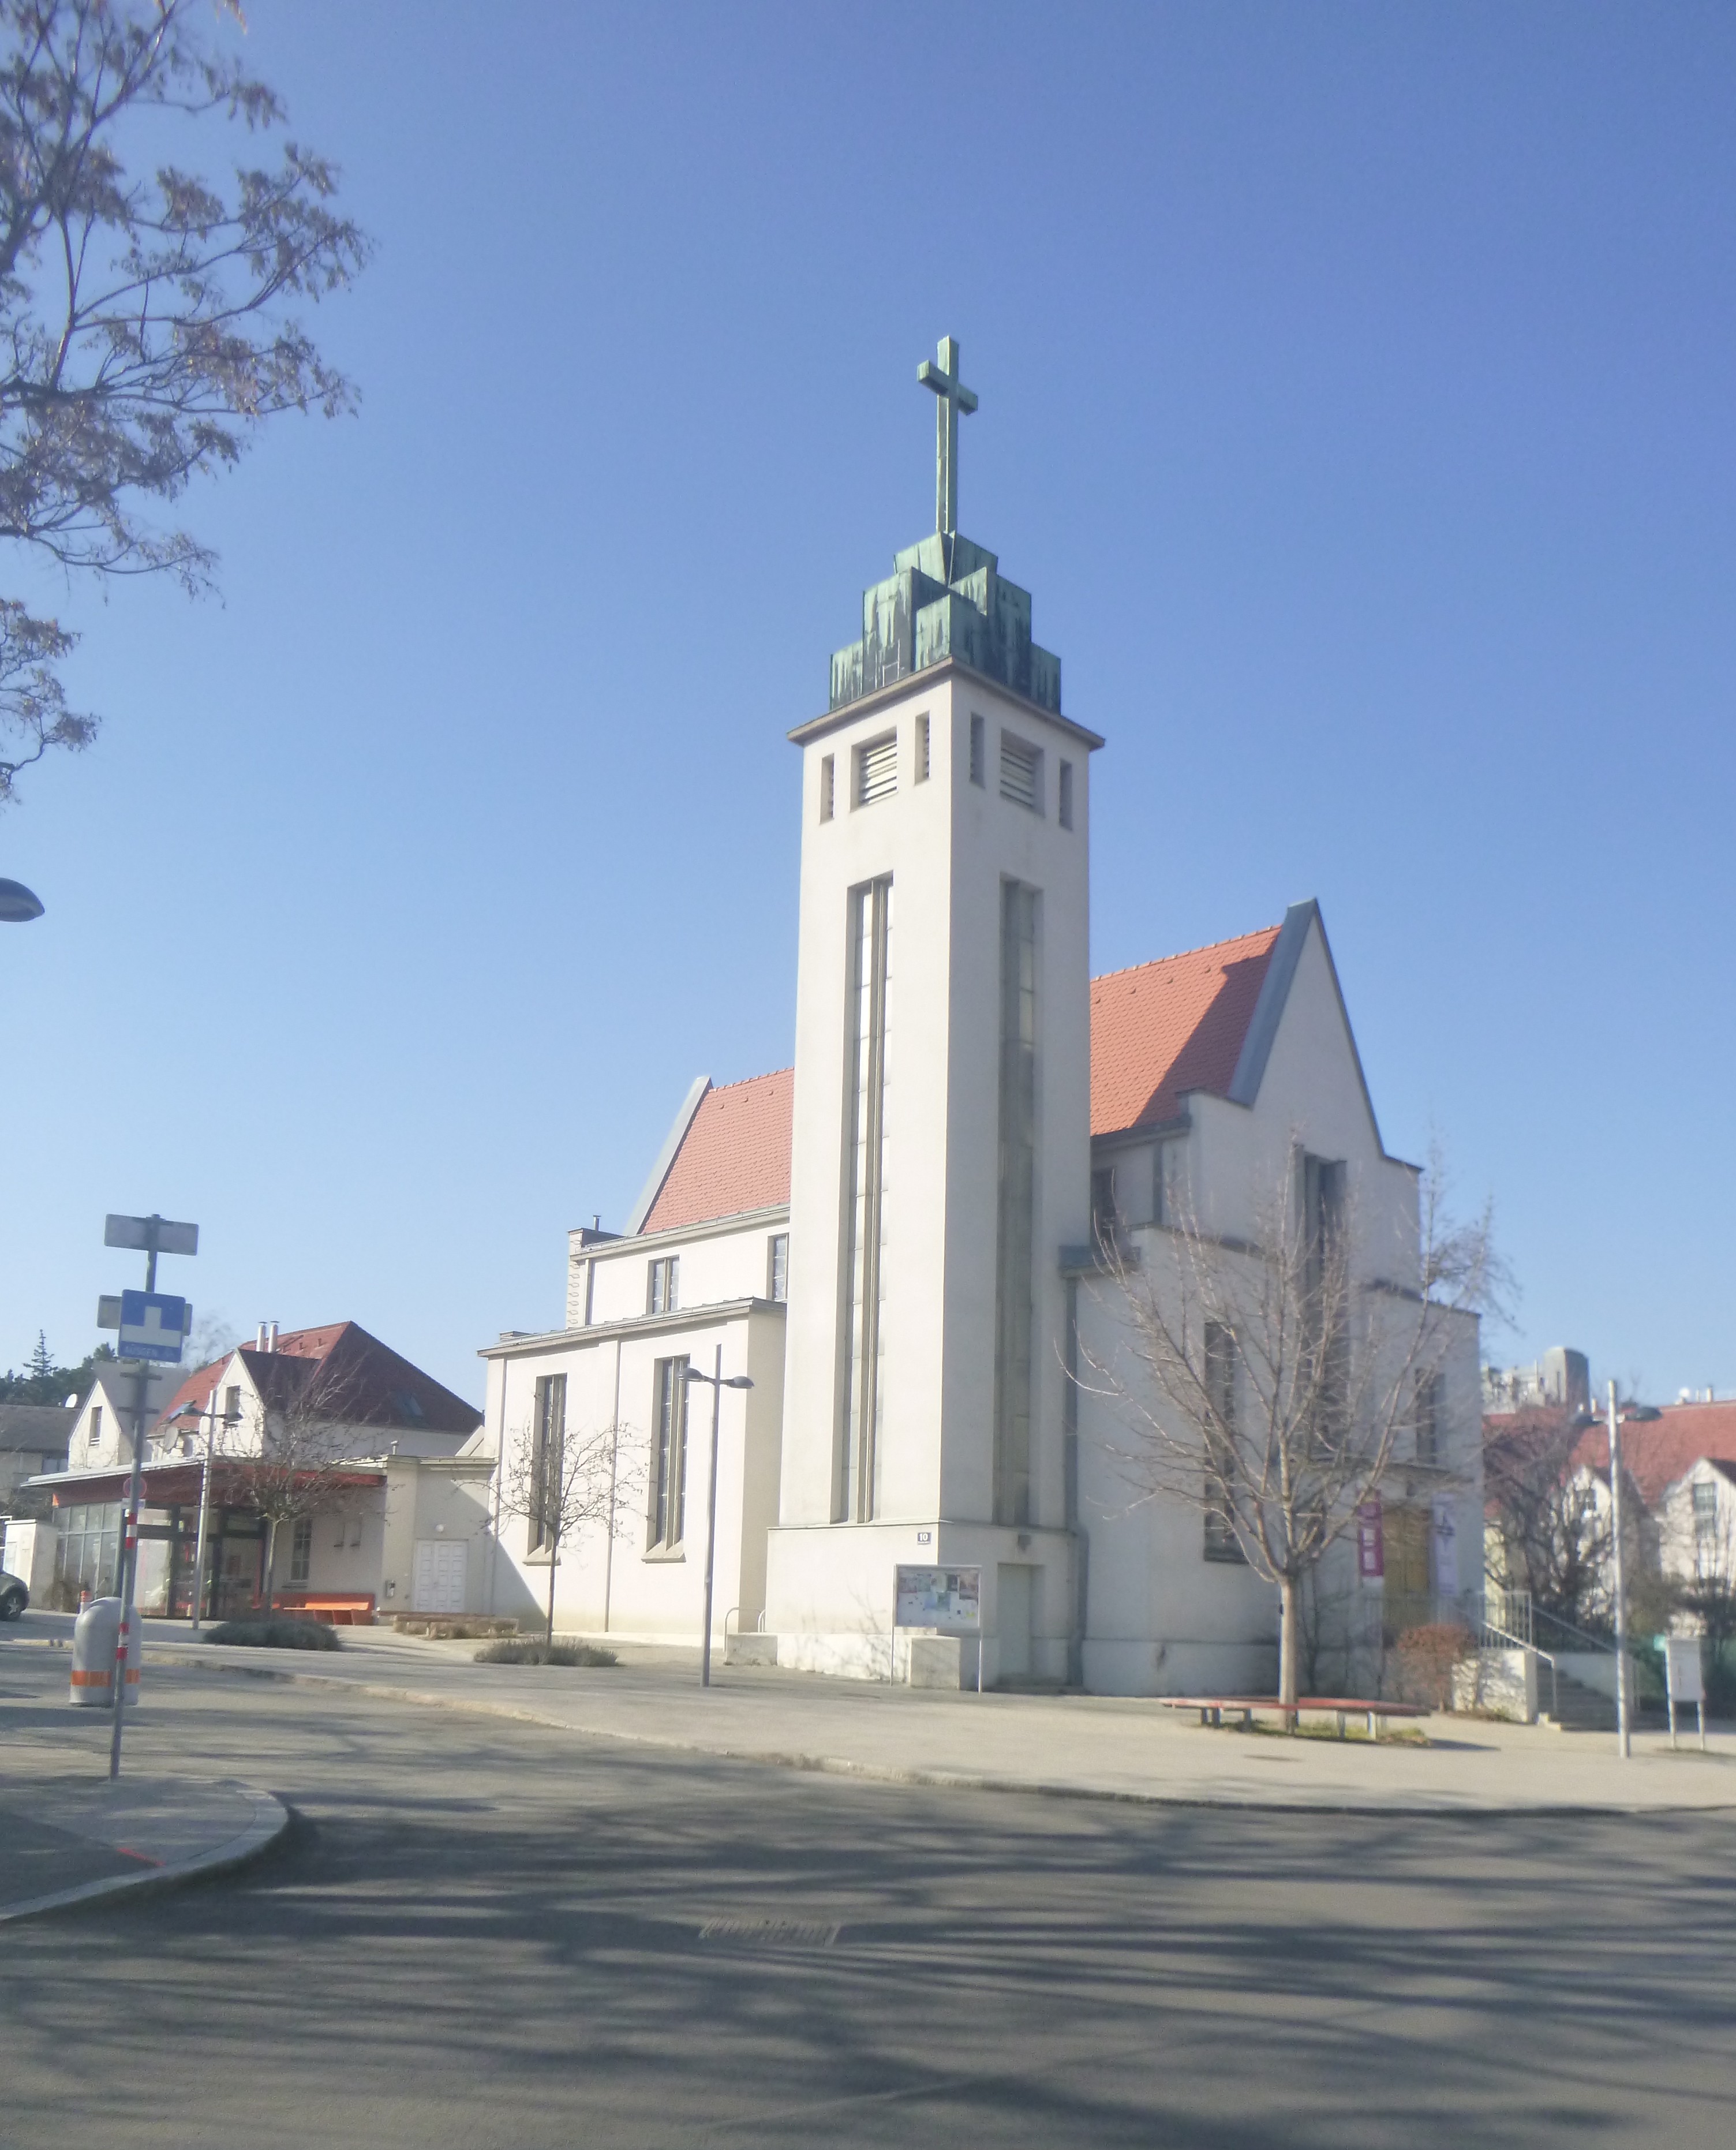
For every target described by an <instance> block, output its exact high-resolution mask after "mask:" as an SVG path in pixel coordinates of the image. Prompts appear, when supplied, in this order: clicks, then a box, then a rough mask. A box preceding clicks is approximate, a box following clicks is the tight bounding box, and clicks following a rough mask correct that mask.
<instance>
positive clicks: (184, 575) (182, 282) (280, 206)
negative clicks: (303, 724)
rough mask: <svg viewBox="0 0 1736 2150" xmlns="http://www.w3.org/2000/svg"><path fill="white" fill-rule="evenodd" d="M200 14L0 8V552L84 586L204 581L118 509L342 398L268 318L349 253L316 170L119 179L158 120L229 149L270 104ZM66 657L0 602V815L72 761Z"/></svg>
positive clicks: (295, 331)
mask: <svg viewBox="0 0 1736 2150" xmlns="http://www.w3.org/2000/svg"><path fill="white" fill-rule="evenodd" d="M209 13H228V14H230V15H231V16H232V17H234V18H235V20H236V21H237V22H238V23H239V22H240V8H239V7H238V6H236V5H235V0H223V4H221V5H220V6H219V7H218V8H215V9H214V8H212V7H211V6H210V5H209V0H207V4H205V5H200V4H199V0H0V537H3V538H14V539H17V540H18V542H20V543H23V544H26V545H28V546H30V547H32V548H35V549H36V550H37V551H38V552H41V553H47V554H48V556H49V557H50V558H52V559H53V560H54V561H56V562H58V563H59V565H60V566H61V567H62V568H66V569H74V568H76V569H80V570H83V571H88V572H91V573H96V574H98V575H110V574H141V573H164V572H166V573H170V574H173V575H174V576H175V577H176V578H178V579H179V581H180V582H181V583H183V584H184V586H185V587H186V588H188V589H189V590H198V589H200V588H204V587H206V586H208V585H209V581H210V579H211V575H212V571H213V568H214V564H215V563H214V555H213V554H212V553H211V552H210V551H209V548H207V547H205V546H204V545H202V544H200V543H199V542H198V541H197V540H196V539H195V538H193V537H192V536H190V535H189V533H188V532H186V531H184V530H175V529H168V530H162V529H157V528H154V527H150V526H149V525H148V524H147V523H145V522H144V521H142V520H141V519H140V518H139V515H138V512H137V511H136V508H135V507H134V502H137V501H139V500H147V501H155V502H165V503H166V502H172V501H174V500H176V499H178V498H179V497H180V496H181V495H182V494H183V493H184V492H185V491H186V489H187V487H188V486H189V483H190V482H192V480H193V479H194V478H195V477H199V476H201V475H204V474H208V473H209V472H214V471H217V470H220V469H225V468H227V467H230V466H231V465H233V464H234V463H235V462H237V461H238V460H239V458H240V454H241V452H242V449H243V447H245V444H246V440H247V437H248V435H249V433H250V432H251V430H252V429H253V428H254V427H255V426H257V425H258V424H259V423H260V421H262V420H264V419H265V418H268V417H270V416H275V415H276V414H277V413H279V412H281V411H291V410H294V411H309V410H318V411H323V412H324V413H325V415H326V416H335V415H336V414H337V413H338V412H340V411H345V410H347V409H349V408H350V407H351V406H352V405H353V403H354V401H355V396H354V391H353V390H352V389H351V385H350V384H349V382H348V381H346V380H345V379H344V377H343V376H342V375H341V374H340V373H339V372H337V371H336V370H335V369H334V368H332V367H331V366H329V365H327V364H326V362H325V361H324V360H323V359H322V358H321V357H320V354H319V352H318V351H317V350H316V349H315V346H314V345H313V343H312V341H310V338H309V336H307V334H306V333H305V331H304V330H303V329H302V328H301V327H300V325H299V324H298V323H297V322H296V321H295V320H294V319H293V317H292V316H291V315H290V314H289V313H288V312H286V310H285V309H286V308H287V307H289V306H292V305H294V304H295V302H296V301H298V300H300V301H306V302H314V301H317V300H319V299H320V298H321V297H322V296H324V295H326V294H327V293H329V292H331V291H334V290H339V289H341V287H342V286H343V285H346V284H347V283H349V282H350V281H351V279H352V278H353V277H354V275H356V272H357V270H359V269H360V268H361V265H362V264H363V262H364V261H365V260H366V255H367V251H368V248H367V242H366V240H365V239H364V238H363V236H362V235H361V232H360V231H359V230H357V228H356V225H354V224H353V223H351V221H350V220H348V219H347V218H345V217H341V216H340V215H338V214H336V211H335V209H334V208H333V207H332V202H333V199H334V196H335V194H336V174H335V172H334V170H333V169H332V167H331V165H330V164H327V163H326V162H325V159H322V158H320V157H319V156H316V155H315V154H313V153H312V152H311V151H310V150H308V149H304V148H303V147H301V146H300V145H299V144H296V143H294V142H290V143H287V144H285V148H284V151H283V154H282V157H281V159H280V161H279V162H278V164H276V165H275V168H272V169H265V168H251V169H249V168H240V169H237V170H236V171H235V174H234V178H233V183H232V184H230V185H229V186H224V185H222V184H214V183H213V182H211V181H210V180H209V179H203V178H199V177H197V176H195V175H194V174H190V173H188V172H185V171H183V170H181V169H179V168H177V167H176V166H174V165H173V164H169V163H166V162H165V163H163V164H159V165H158V166H157V168H156V169H154V171H152V172H151V173H150V174H149V176H139V175H138V174H134V173H130V172H129V170H128V169H127V165H126V162H125V161H124V157H125V151H126V149H127V148H128V146H129V140H128V138H129V136H131V137H134V138H135V139H136V141H137V144H138V145H139V146H140V147H143V146H144V144H145V143H146V142H147V141H152V140H154V139H160V136H161V130H162V128H163V125H164V119H165V116H179V117H180V118H181V119H186V120H189V121H192V122H194V123H199V122H202V121H204V120H205V119H208V118H209V116H211V115H220V116H221V117H222V118H225V119H229V120H230V121H239V122H240V124H242V126H243V127H244V128H245V129H246V130H247V132H248V133H249V134H257V133H262V132H264V131H265V130H266V129H270V128H272V127H274V126H276V125H279V124H281V123H282V121H283V119H284V118H285V113H284V109H283V106H282V104H281V103H280V100H279V98H277V96H276V95H275V93H274V92H273V91H272V90H270V89H269V88H267V87H266V86H265V84H264V83H260V82H258V81H255V79H253V78H252V77H251V76H250V75H249V74H248V73H247V72H246V71H245V68H243V67H242V66H241V65H240V62H239V61H238V60H236V59H235V58H232V57H230V56H227V55H221V54H216V53H212V52H211V51H209V50H208V49H207V48H206V45H205V43H204V40H203V38H202V36H201V34H200V32H199V28H198V27H197V25H198V19H199V16H201V15H204V14H209ZM75 640H76V638H75V637H74V636H73V635H72V634H70V633H68V632H67V631H66V630H65V629H63V628H62V627H61V626H60V624H59V623H58V621H55V620H53V619H39V618H33V616H32V614H31V613H29V612H28V610H27V609H26V608H25V607H24V606H23V604H21V603H17V602H15V601H13V600H11V599H0V744H3V745H4V752H3V754H0V804H3V803H4V802H5V801H6V800H8V799H10V798H11V797H12V796H13V784H14V780H15V779H16V777H17V775H18V772H19V770H22V769H23V768H26V767H28V766H29V765H31V764H32V763H33V762H36V761H39V760H41V759H42V758H43V755H45V754H48V752H50V751H51V750H52V749H55V748H68V749H79V748H82V747H84V746H86V745H88V744H89V742H90V740H91V739H93V737H94V736H95V733H96V729H97V719H95V718H94V717H92V716H90V715H88V714H78V713H76V712H74V711H73V710H71V709H68V706H67V704H66V699H65V696H64V694H63V690H62V688H61V684H60V681H59V678H58V674H57V671H56V669H55V668H56V666H57V664H58V663H59V661H60V660H61V659H63V658H64V657H65V656H66V655H67V654H68V652H69V651H70V649H72V648H73V643H74V642H75Z"/></svg>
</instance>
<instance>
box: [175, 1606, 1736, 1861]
mask: <svg viewBox="0 0 1736 2150" xmlns="http://www.w3.org/2000/svg"><path fill="white" fill-rule="evenodd" d="M146 1662H147V1663H157V1664H169V1665H179V1666H182V1667H191V1668H194V1669H196V1670H200V1671H207V1672H217V1673H232V1674H239V1675H240V1676H241V1677H242V1678H247V1679H270V1680H282V1681H285V1682H287V1683H291V1684H294V1685H298V1686H304V1687H324V1688H332V1687H341V1688H345V1689H346V1690H347V1691H348V1692H349V1693H352V1694H362V1695H367V1696H369V1697H371V1698H372V1699H373V1700H375V1701H376V1702H407V1703H413V1704H415V1705H416V1707H417V1708H423V1709H447V1710H455V1711H458V1712H461V1713H465V1714H467V1715H470V1716H472V1717H495V1718H503V1719H505V1720H506V1721H507V1722H508V1723H512V1724H535V1725H538V1726H540V1727H542V1729H545V1730H548V1731H554V1732H564V1733H566V1734H568V1736H569V1737H571V1738H573V1739H609V1740H613V1741H614V1742H615V1743H616V1744H618V1745H620V1746H623V1747H644V1748H648V1749H652V1750H653V1751H654V1752H656V1753H659V1754H709V1755H712V1756H714V1757H715V1758H716V1759H717V1760H719V1761H720V1762H741V1763H749V1764H759V1765H760V1766H761V1767H762V1768H765V1769H795V1770H800V1771H803V1772H805V1773H806V1774H810V1775H816V1776H834V1777H856V1778H860V1779H864V1780H865V1781H866V1782H868V1783H871V1784H907V1785H912V1786H916V1787H918V1788H921V1789H928V1790H936V1791H952V1792H1001V1793H1005V1792H1012V1793H1022V1794H1027V1795H1028V1796H1030V1797H1032V1798H1035V1799H1082V1800H1088V1801H1090V1802H1092V1803H1093V1804H1097V1805H1104V1806H1136V1807H1187V1808H1206V1809H1211V1808H1217V1809H1224V1810H1225V1811H1228V1812H1231V1813H1237V1814H1362V1815H1367V1816H1370V1817H1376V1816H1388V1817H1395V1816H1400V1815H1405V1814H1428V1815H1430V1816H1431V1817H1433V1818H1435V1819H1440V1818H1441V1817H1443V1816H1446V1815H1456V1816H1458V1817H1460V1818H1461V1819H1466V1820H1475V1819H1477V1818H1478V1817H1480V1816H1481V1815H1485V1814H1488V1815H1502V1816H1506V1815H1512V1814H1537V1815H1539V1816H1559V1817H1564V1818H1573V1817H1577V1818H1583V1817H1584V1816H1586V1815H1588V1814H1632V1815H1641V1814H1728V1813H1730V1812H1732V1811H1733V1810H1736V1798H1732V1799H1728V1800H1725V1801H1723V1802H1720V1803H1718V1804H1706V1803H1703V1802H1698V1801H1694V1802H1686V1803H1684V1804H1681V1805H1667V1804H1663V1803H1662V1802H1658V1801H1649V1802H1647V1803H1646V1804H1640V1805H1633V1806H1617V1805H1615V1804H1612V1803H1611V1802H1609V1801H1607V1800H1590V1801H1587V1800H1581V1801H1577V1802H1573V1801H1563V1802H1560V1803H1557V1804H1548V1805H1546V1804H1542V1802H1537V1803H1532V1802H1527V1803H1525V1804H1513V1803H1508V1804H1500V1803H1497V1802H1495V1801H1491V1800H1479V1801H1477V1802H1476V1803H1475V1804H1472V1803H1470V1802H1467V1801H1465V1800H1462V1799H1407V1800H1405V1801H1403V1802H1400V1801H1396V1800H1392V1799H1384V1800H1373V1799H1355V1797H1346V1798H1344V1799H1234V1798H1230V1797H1229V1796H1227V1795H1224V1794H1215V1795H1214V1794H1205V1793H1202V1792H1183V1791H1163V1790H1153V1791H1117V1790H1112V1789H1108V1788H1107V1787H1105V1786H1101V1785H1094V1784H1065V1783H1057V1782H1055V1781H1053V1780H1051V1779H1039V1780H1037V1781H1033V1782H1027V1780H1026V1779H1023V1778H1020V1777H991V1776H984V1775H979V1774H974V1773H966V1772H964V1771H961V1770H951V1769H898V1768H896V1767H895V1766H893V1765H891V1764H887V1763H882V1762H859V1761H853V1760H849V1759H845V1757H843V1756H841V1755H834V1754H801V1753H799V1752H786V1751H785V1750H782V1749H766V1748H761V1747H752V1748H743V1747H726V1746H723V1745H719V1744H706V1743H705V1742H704V1741H701V1740H696V1739H669V1738H667V1737H665V1736H664V1735H663V1734H659V1733H653V1732H619V1731H616V1730H613V1729H610V1728H608V1727H606V1726H603V1725H593V1724H572V1723H570V1722H569V1721H568V1719H567V1718H563V1717H554V1716H551V1715H550V1714H549V1713H548V1712H547V1711H545V1710H537V1709H529V1708H523V1707H522V1706H515V1705H512V1704H510V1703H498V1702H487V1701H482V1700H480V1699H477V1700H472V1699H470V1698H467V1697H464V1696H454V1695H444V1694H435V1693H431V1692H430V1691H429V1690H428V1689H427V1688H406V1687H394V1686H391V1685H388V1684H387V1683H385V1682H383V1681H377V1680H358V1679H351V1678H348V1677H347V1676H346V1675H345V1674H343V1673H302V1672H296V1671H294V1670H293V1669H291V1668H290V1667H288V1666H280V1665H257V1664H238V1663H231V1662H230V1661H229V1660H227V1659H225V1658H211V1657H206V1656H204V1655H200V1656H198V1657H194V1656H192V1655H190V1654H182V1653H178V1652H171V1651H169V1650H165V1649H158V1650H154V1651H150V1652H148V1653H147V1659H146Z"/></svg>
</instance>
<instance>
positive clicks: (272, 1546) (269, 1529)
mask: <svg viewBox="0 0 1736 2150" xmlns="http://www.w3.org/2000/svg"><path fill="white" fill-rule="evenodd" d="M276 1557H277V1518H276V1517H275V1516H268V1517H266V1518H265V1580H264V1582H262V1583H261V1584H260V1599H261V1610H262V1611H263V1612H264V1613H265V1617H266V1618H268V1619H269V1618H270V1613H271V1564H272V1562H273V1561H274V1560H275V1558H276Z"/></svg>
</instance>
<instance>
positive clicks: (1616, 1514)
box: [1609, 1381, 1658, 1761]
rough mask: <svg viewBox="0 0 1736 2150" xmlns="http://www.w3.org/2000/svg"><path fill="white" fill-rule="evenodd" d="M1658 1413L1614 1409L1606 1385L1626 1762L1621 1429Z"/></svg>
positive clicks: (1644, 1407)
mask: <svg viewBox="0 0 1736 2150" xmlns="http://www.w3.org/2000/svg"><path fill="white" fill-rule="evenodd" d="M1657 1416H1658V1413H1657V1412H1656V1411H1654V1410H1653V1408H1652V1407H1651V1406H1650V1405H1648V1404H1636V1405H1634V1406H1633V1408H1632V1409H1630V1410H1628V1411H1617V1409H1616V1385H1615V1383H1614V1382H1613V1381H1612V1382H1611V1383H1610V1385H1609V1526H1610V1530H1611V1532H1612V1535H1613V1539H1614V1543H1613V1547H1612V1560H1611V1568H1612V1581H1613V1583H1614V1586H1615V1599H1616V1752H1617V1754H1619V1755H1620V1756H1621V1757H1622V1760H1623V1761H1626V1760H1627V1759H1628V1757H1629V1756H1630V1755H1631V1754H1632V1752H1633V1746H1632V1741H1631V1739H1630V1730H1629V1728H1630V1720H1631V1710H1630V1705H1629V1702H1628V1697H1627V1555H1626V1552H1625V1549H1624V1547H1623V1546H1622V1427H1623V1426H1627V1425H1629V1424H1630V1423H1633V1422H1634V1421H1640V1422H1642V1423H1643V1422H1644V1421H1648V1420H1651V1419H1655V1418H1656V1417H1657Z"/></svg>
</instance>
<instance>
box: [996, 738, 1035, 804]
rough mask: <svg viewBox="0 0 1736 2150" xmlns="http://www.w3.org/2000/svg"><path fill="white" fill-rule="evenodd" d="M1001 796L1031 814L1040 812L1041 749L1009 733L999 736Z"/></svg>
mask: <svg viewBox="0 0 1736 2150" xmlns="http://www.w3.org/2000/svg"><path fill="white" fill-rule="evenodd" d="M1001 796H1002V798H1003V799H1010V800H1012V803H1013V805H1015V806H1024V807H1028V808H1029V810H1031V812H1032V813H1033V814H1040V813H1042V749H1041V748H1040V747H1034V746H1029V745H1027V744H1026V742H1025V741H1024V740H1023V739H1015V738H1014V737H1013V735H1012V733H1011V732H1002V734H1001Z"/></svg>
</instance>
